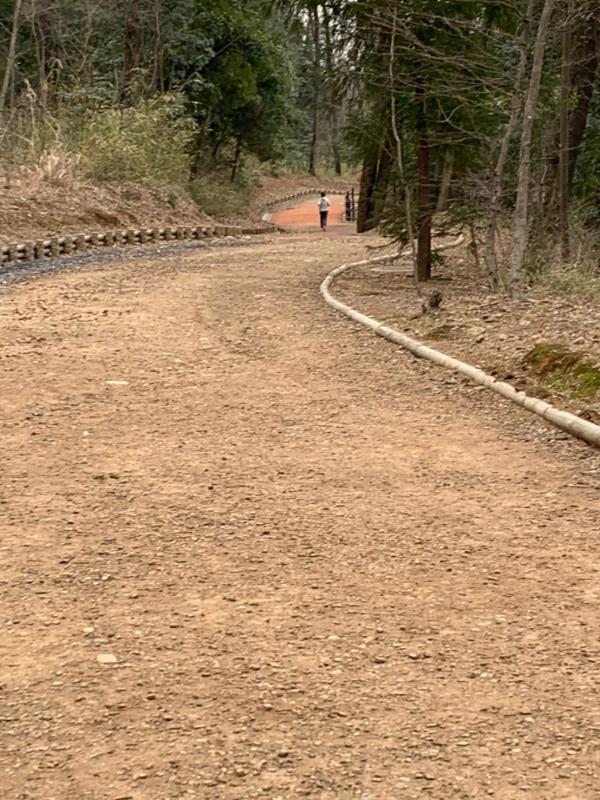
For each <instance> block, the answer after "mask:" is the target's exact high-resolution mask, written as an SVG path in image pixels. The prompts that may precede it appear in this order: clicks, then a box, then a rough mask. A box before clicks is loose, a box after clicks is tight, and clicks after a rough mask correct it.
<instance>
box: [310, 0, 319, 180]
mask: <svg viewBox="0 0 600 800" xmlns="http://www.w3.org/2000/svg"><path fill="white" fill-rule="evenodd" d="M309 19H310V27H311V30H312V36H313V48H314V62H313V108H312V135H311V140H310V153H309V157H308V174H309V175H316V174H317V159H318V150H319V100H320V95H321V91H320V90H321V31H320V24H319V12H318V9H315V10H311V11H310V12H309Z"/></svg>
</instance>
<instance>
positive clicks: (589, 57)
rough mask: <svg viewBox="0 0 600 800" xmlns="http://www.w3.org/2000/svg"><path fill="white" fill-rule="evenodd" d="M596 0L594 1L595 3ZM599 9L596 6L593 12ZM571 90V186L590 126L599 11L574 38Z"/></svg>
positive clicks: (599, 46) (599, 53)
mask: <svg viewBox="0 0 600 800" xmlns="http://www.w3.org/2000/svg"><path fill="white" fill-rule="evenodd" d="M595 1H596V0H594V3H595ZM595 9H596V7H595V5H594V8H593V10H592V12H593V11H594V10H595ZM571 52H572V59H573V66H572V69H571V89H572V93H573V94H575V96H576V98H577V103H576V105H575V107H574V108H573V110H572V111H571V114H570V116H569V186H571V184H572V183H573V177H574V175H575V168H576V166H577V156H578V155H579V152H580V150H581V145H582V143H583V137H584V134H585V131H586V128H587V123H588V117H589V110H590V102H591V99H592V95H593V92H594V85H595V82H596V76H597V74H598V62H599V56H600V19H598V15H597V13H593V15H592V16H591V18H586V19H585V20H584V21H582V22H581V23H580V25H579V26H578V29H577V31H575V32H574V34H573V38H572V46H571Z"/></svg>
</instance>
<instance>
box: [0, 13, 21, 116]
mask: <svg viewBox="0 0 600 800" xmlns="http://www.w3.org/2000/svg"><path fill="white" fill-rule="evenodd" d="M22 5H23V0H15V7H14V10H13V18H12V27H11V31H10V42H9V44H8V52H7V54H6V62H5V64H4V79H3V80H2V88H1V89H0V112H2V111H4V109H5V108H6V98H7V97H8V91H9V89H10V87H11V85H12V82H13V79H14V72H15V58H16V53H17V36H18V33H19V25H20V23H21V7H22Z"/></svg>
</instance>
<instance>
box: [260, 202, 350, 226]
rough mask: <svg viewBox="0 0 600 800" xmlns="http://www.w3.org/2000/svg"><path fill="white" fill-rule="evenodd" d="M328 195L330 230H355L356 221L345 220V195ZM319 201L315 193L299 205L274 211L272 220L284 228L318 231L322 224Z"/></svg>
mask: <svg viewBox="0 0 600 800" xmlns="http://www.w3.org/2000/svg"><path fill="white" fill-rule="evenodd" d="M328 197H329V200H330V202H331V208H330V209H329V224H328V230H330V231H335V233H350V232H351V231H353V230H354V223H353V222H345V220H344V196H343V195H336V194H334V195H328ZM317 202H318V195H316V194H315V195H314V196H313V197H309V198H308V199H303V200H302V201H301V202H299V203H298V205H294V206H292V207H290V208H282V209H279V210H278V211H274V212H273V216H272V218H271V220H272V222H274V223H275V224H276V225H281V226H283V227H284V228H302V229H303V230H310V231H313V230H314V231H318V230H320V227H321V226H320V224H319V208H318V205H317Z"/></svg>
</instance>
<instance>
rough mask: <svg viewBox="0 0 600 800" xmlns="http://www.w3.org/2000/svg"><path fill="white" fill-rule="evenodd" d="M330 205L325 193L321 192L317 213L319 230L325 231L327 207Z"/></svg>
mask: <svg viewBox="0 0 600 800" xmlns="http://www.w3.org/2000/svg"><path fill="white" fill-rule="evenodd" d="M330 205H331V203H330V202H329V198H328V197H327V195H326V194H325V192H321V197H319V203H318V206H319V213H320V215H321V230H322V231H326V230H327V217H328V215H329V207H330Z"/></svg>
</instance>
